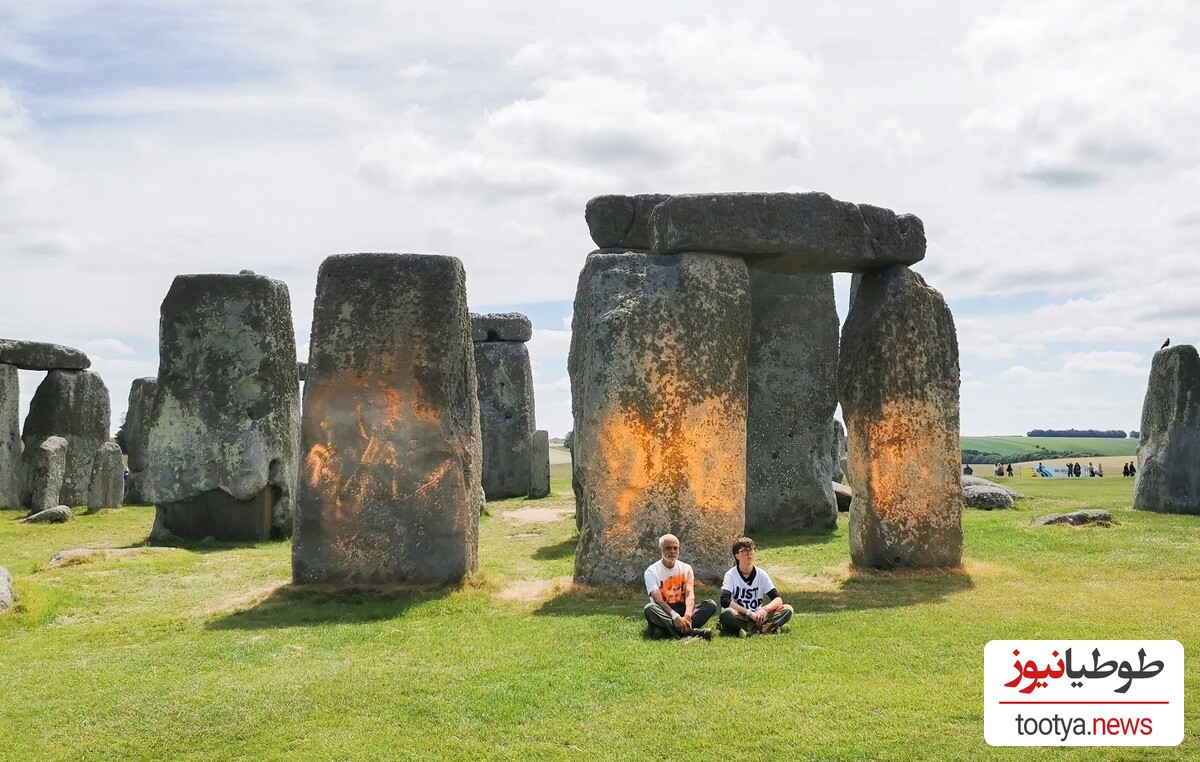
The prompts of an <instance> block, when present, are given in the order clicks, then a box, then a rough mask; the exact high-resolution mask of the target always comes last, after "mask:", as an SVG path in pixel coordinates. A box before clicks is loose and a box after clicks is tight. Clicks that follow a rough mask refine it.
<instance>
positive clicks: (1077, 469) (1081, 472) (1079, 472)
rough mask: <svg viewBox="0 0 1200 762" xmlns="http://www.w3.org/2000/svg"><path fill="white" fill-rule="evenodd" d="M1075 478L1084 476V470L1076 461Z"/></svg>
mask: <svg viewBox="0 0 1200 762" xmlns="http://www.w3.org/2000/svg"><path fill="white" fill-rule="evenodd" d="M1075 476H1083V469H1082V468H1080V466H1079V461H1075Z"/></svg>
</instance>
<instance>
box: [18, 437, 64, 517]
mask: <svg viewBox="0 0 1200 762" xmlns="http://www.w3.org/2000/svg"><path fill="white" fill-rule="evenodd" d="M68 447H69V445H68V444H67V440H66V439H64V438H63V437H46V438H45V439H43V440H42V441H40V442H33V443H30V444H28V445H26V447H25V483H26V484H27V485H28V489H29V498H28V499H27V500H26V501H25V502H26V503H28V505H29V508H30V512H31V513H41V512H42V511H48V510H50V509H51V508H54V507H55V506H57V505H58V504H59V503H58V495H59V493H60V492H61V491H62V486H63V475H64V474H65V473H66V471H67V449H68Z"/></svg>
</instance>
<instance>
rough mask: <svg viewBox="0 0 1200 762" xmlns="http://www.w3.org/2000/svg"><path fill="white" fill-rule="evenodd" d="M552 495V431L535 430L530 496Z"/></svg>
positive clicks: (530, 466)
mask: <svg viewBox="0 0 1200 762" xmlns="http://www.w3.org/2000/svg"><path fill="white" fill-rule="evenodd" d="M549 495H550V433H549V432H546V431H535V432H533V451H532V452H531V453H530V456H529V497H531V498H534V499H537V498H540V497H548V496H549Z"/></svg>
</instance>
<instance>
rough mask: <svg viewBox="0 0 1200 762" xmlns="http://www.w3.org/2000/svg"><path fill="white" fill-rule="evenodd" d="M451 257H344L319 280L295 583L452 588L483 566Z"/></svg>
mask: <svg viewBox="0 0 1200 762" xmlns="http://www.w3.org/2000/svg"><path fill="white" fill-rule="evenodd" d="M476 394H477V393H476V388H475V360H474V356H473V352H472V344H471V326H470V322H469V319H468V316H467V296H466V276H465V274H464V272H463V267H462V263H461V262H459V261H458V260H457V259H455V258H454V257H443V256H423V255H420V254H343V255H337V256H332V257H329V258H328V259H326V260H325V262H324V263H322V265H321V270H320V273H319V275H318V276H317V297H316V303H315V305H314V308H313V328H312V339H311V343H310V353H309V360H308V379H307V381H305V386H304V425H303V431H302V437H301V442H302V444H301V447H302V451H303V452H304V462H303V465H302V469H301V470H302V476H301V487H300V503H299V510H298V513H297V516H296V534H295V537H294V538H293V544H292V577H293V579H294V580H295V582H296V583H297V584H310V583H322V584H350V585H353V584H363V585H441V584H447V583H453V582H457V581H460V580H462V579H463V577H464V576H465V575H466V574H468V573H469V572H471V571H473V570H474V569H475V566H476V555H477V547H478V523H479V514H480V511H481V510H482V508H483V489H482V487H481V485H480V440H479V403H478V398H477V396H476Z"/></svg>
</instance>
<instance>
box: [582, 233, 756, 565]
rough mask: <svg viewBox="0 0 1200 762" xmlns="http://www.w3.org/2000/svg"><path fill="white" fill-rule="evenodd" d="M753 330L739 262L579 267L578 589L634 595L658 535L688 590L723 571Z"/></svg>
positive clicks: (742, 460)
mask: <svg viewBox="0 0 1200 762" xmlns="http://www.w3.org/2000/svg"><path fill="white" fill-rule="evenodd" d="M749 328H750V284H749V275H748V273H747V270H746V265H745V263H743V262H742V261H741V260H739V259H735V258H730V257H722V256H715V255H710V254H694V253H688V254H679V255H669V256H656V255H652V254H643V253H628V252H626V253H620V252H595V253H592V254H591V255H589V256H588V259H587V263H586V264H585V265H584V268H583V272H582V273H581V274H580V276H579V288H578V290H577V292H576V294H575V315H574V330H573V332H572V335H571V353H570V358H569V361H568V368H569V371H570V375H571V397H572V409H573V411H574V419H575V425H574V439H573V443H572V450H573V458H574V467H573V471H574V487H575V495H576V504H577V506H578V508H577V510H578V516H577V521H578V523H579V524H580V527H581V529H580V534H579V549H578V552H577V553H576V556H575V579H576V580H577V581H579V582H583V583H586V584H596V585H615V584H629V583H634V582H639V581H641V579H642V573H643V572H644V571H645V568H646V567H647V566H648V565H649V564H650V563H652V562H653V561H655V560H656V559H657V558H658V557H659V551H658V538H659V537H660V536H661V535H663V534H666V533H672V534H675V535H677V536H678V537H679V539H680V541H681V544H682V546H683V551H682V552H683V556H682V557H683V558H684V560H686V561H687V562H688V563H690V564H692V566H693V567H694V568H695V572H696V575H697V576H698V577H701V578H707V579H713V578H717V577H720V575H721V574H722V573H723V572H724V571H725V570H726V569H728V568H729V565H730V557H729V547H730V545H731V544H732V542H733V541H734V540H735V539H737V537H739V536H740V535H741V534H742V533H743V531H744V530H745V521H746V513H745V509H746V491H745V490H746V407H747V390H746V351H747V344H748V336H749Z"/></svg>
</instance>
